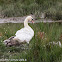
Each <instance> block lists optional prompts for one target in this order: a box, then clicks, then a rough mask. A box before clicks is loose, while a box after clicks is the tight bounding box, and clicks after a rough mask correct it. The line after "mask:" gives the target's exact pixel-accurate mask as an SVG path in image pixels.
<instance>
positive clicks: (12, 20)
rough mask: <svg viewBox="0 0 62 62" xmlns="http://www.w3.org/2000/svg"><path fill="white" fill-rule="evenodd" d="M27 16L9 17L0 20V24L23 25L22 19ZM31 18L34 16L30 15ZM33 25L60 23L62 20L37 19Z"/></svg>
mask: <svg viewBox="0 0 62 62" xmlns="http://www.w3.org/2000/svg"><path fill="white" fill-rule="evenodd" d="M26 17H27V16H23V17H10V18H0V23H23V22H24V19H25V18H26ZM32 17H33V18H34V19H35V16H33V15H32ZM34 21H35V23H39V22H44V23H46V22H49V23H51V22H62V20H59V21H53V20H51V19H39V20H34Z"/></svg>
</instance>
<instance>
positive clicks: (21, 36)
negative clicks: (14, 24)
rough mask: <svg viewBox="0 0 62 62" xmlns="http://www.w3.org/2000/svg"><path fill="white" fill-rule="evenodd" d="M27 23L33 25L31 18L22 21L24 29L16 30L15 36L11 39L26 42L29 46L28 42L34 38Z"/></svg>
mask: <svg viewBox="0 0 62 62" xmlns="http://www.w3.org/2000/svg"><path fill="white" fill-rule="evenodd" d="M28 21H31V22H32V23H33V18H32V17H31V16H28V17H26V19H25V21H24V28H22V29H20V30H18V31H17V32H16V34H15V35H16V36H15V37H14V38H13V40H17V41H18V42H20V43H21V42H27V43H28V44H29V42H30V40H31V39H32V37H33V36H34V31H33V29H32V28H31V27H30V26H29V25H28Z"/></svg>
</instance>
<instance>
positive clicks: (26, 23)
mask: <svg viewBox="0 0 62 62" xmlns="http://www.w3.org/2000/svg"><path fill="white" fill-rule="evenodd" d="M28 26H29V25H28V19H25V21H24V27H28Z"/></svg>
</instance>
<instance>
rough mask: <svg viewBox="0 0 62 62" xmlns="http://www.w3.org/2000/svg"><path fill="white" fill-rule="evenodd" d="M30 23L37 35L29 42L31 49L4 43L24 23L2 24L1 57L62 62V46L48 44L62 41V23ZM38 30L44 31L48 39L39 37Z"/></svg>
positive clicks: (35, 61) (32, 61)
mask: <svg viewBox="0 0 62 62" xmlns="http://www.w3.org/2000/svg"><path fill="white" fill-rule="evenodd" d="M29 25H30V26H31V27H32V28H33V30H34V32H35V35H34V37H33V39H32V40H31V41H30V44H29V48H31V49H28V50H23V49H21V47H14V46H13V47H5V45H3V40H5V39H8V38H9V37H10V36H14V35H15V33H16V31H17V30H19V29H21V28H23V24H20V23H19V24H13V23H7V24H0V59H2V58H6V59H27V61H25V62H61V61H62V48H60V47H59V46H58V45H50V46H49V45H47V44H48V43H49V42H53V41H55V42H58V41H62V39H59V38H60V36H61V35H62V23H52V24H49V23H36V24H29ZM38 32H44V33H45V38H47V39H45V38H43V39H41V38H39V37H38ZM44 45H45V47H44ZM9 51H11V52H9ZM10 62H11V61H10Z"/></svg>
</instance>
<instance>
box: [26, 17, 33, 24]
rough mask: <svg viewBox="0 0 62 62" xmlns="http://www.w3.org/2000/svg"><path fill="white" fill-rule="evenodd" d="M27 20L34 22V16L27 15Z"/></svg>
mask: <svg viewBox="0 0 62 62" xmlns="http://www.w3.org/2000/svg"><path fill="white" fill-rule="evenodd" d="M26 20H27V21H30V22H32V23H34V21H33V18H32V16H27V17H26Z"/></svg>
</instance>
